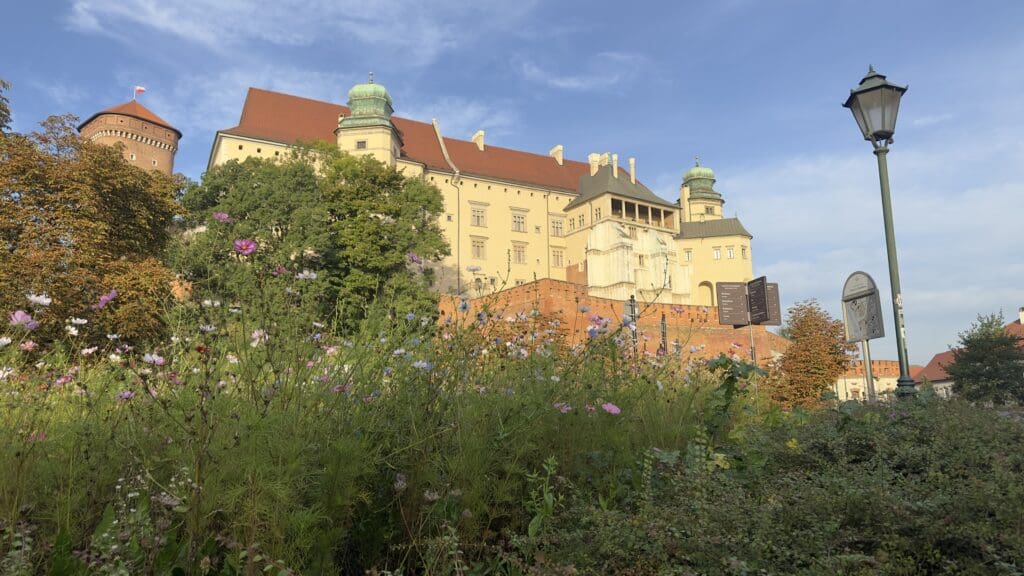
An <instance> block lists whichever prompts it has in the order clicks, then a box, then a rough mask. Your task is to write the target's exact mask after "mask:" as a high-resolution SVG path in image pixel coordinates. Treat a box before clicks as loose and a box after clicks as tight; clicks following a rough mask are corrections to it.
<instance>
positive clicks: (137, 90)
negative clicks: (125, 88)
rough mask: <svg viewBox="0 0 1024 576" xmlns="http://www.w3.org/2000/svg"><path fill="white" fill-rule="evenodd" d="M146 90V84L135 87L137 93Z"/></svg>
mask: <svg viewBox="0 0 1024 576" xmlns="http://www.w3.org/2000/svg"><path fill="white" fill-rule="evenodd" d="M145 91H146V87H145V86H136V87H135V93H136V94H142V93H143V92H145Z"/></svg>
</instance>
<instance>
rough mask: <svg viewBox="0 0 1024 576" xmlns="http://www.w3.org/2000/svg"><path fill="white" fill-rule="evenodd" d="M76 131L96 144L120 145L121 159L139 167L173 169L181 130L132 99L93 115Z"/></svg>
mask: <svg viewBox="0 0 1024 576" xmlns="http://www.w3.org/2000/svg"><path fill="white" fill-rule="evenodd" d="M78 133H79V134H81V136H82V138H85V139H86V140H89V141H92V142H98V143H100V144H107V145H111V146H112V145H114V144H118V143H120V144H123V145H124V157H125V159H126V160H128V162H130V163H131V164H132V165H134V166H137V167H139V168H142V169H143V170H158V171H160V172H163V173H164V174H172V173H173V172H174V155H175V154H176V153H177V152H178V141H179V140H181V132H180V131H179V130H178V129H177V128H175V127H174V126H171V125H170V124H169V123H167V121H166V120H164V119H162V118H160V117H159V116H157V115H156V114H154V113H153V112H151V111H150V110H149V108H146V107H145V106H143V105H142V104H139V103H138V102H137V101H135V100H130V101H128V102H125V103H124V104H119V105H117V106H114V107H112V108H107V109H106V110H104V111H102V112H97V113H96V114H93V115H92V116H90V117H89V118H88V119H87V120H86V121H85V122H82V123H81V124H80V125H79V126H78Z"/></svg>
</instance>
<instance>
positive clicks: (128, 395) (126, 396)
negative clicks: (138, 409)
mask: <svg viewBox="0 0 1024 576" xmlns="http://www.w3.org/2000/svg"><path fill="white" fill-rule="evenodd" d="M132 398H135V392H132V391H131V390H122V391H120V392H118V393H117V399H118V400H122V401H125V402H127V401H128V400H131V399H132Z"/></svg>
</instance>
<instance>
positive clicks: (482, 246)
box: [473, 238, 487, 260]
mask: <svg viewBox="0 0 1024 576" xmlns="http://www.w3.org/2000/svg"><path fill="white" fill-rule="evenodd" d="M486 257H487V241H486V240H484V239H483V238H473V258H474V259H475V260H483V259H484V258H486Z"/></svg>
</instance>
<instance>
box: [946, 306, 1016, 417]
mask: <svg viewBox="0 0 1024 576" xmlns="http://www.w3.org/2000/svg"><path fill="white" fill-rule="evenodd" d="M959 341H960V346H959V347H958V348H955V349H954V350H953V363H952V364H950V365H948V366H946V373H947V374H949V376H950V377H951V378H952V379H953V392H955V393H956V394H957V395H959V396H962V397H963V398H965V399H967V400H973V401H983V402H992V403H993V404H998V405H1001V404H1005V403H1007V402H1009V401H1013V402H1018V403H1021V402H1024V348H1022V347H1021V339H1020V338H1019V337H1017V336H1015V335H1013V334H1010V333H1008V332H1007V331H1006V329H1005V328H1004V320H1003V314H1002V313H1001V312H1000V313H998V314H989V315H987V316H984V315H979V316H978V320H977V321H976V322H974V323H973V324H972V325H971V328H970V329H969V330H967V331H965V332H961V333H960V335H959Z"/></svg>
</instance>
